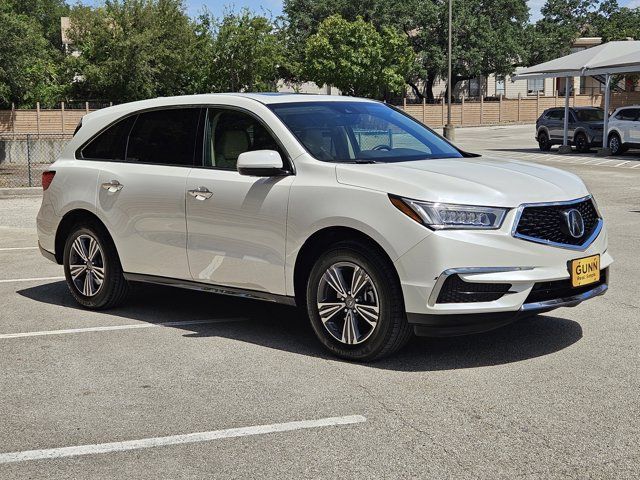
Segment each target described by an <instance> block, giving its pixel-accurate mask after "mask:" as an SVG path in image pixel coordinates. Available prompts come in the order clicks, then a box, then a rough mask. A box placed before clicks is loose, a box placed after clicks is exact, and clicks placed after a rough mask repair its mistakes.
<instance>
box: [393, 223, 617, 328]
mask: <svg viewBox="0 0 640 480" xmlns="http://www.w3.org/2000/svg"><path fill="white" fill-rule="evenodd" d="M514 215H515V212H514V211H512V212H510V213H509V215H508V217H507V218H506V219H505V221H504V224H503V227H502V228H501V229H500V230H486V231H480V230H442V231H437V232H433V233H432V234H430V235H429V236H428V237H427V238H425V239H424V240H423V241H422V242H420V243H419V244H418V245H416V246H415V247H414V248H413V249H411V250H410V251H409V252H407V253H406V254H404V255H403V256H401V257H400V258H399V259H398V260H396V262H395V266H396V269H397V271H398V274H399V276H400V281H401V285H402V291H403V295H404V300H405V309H406V311H407V316H408V319H409V322H410V323H411V324H413V325H414V326H415V330H416V333H418V334H428V335H456V334H464V333H474V332H480V331H486V330H490V329H492V328H497V327H499V326H501V325H505V324H507V323H510V322H512V321H514V320H516V319H518V318H520V317H522V316H525V315H527V314H532V313H539V312H545V311H549V310H553V309H555V308H558V307H563V306H575V305H577V304H579V303H580V302H582V301H584V300H587V299H589V298H592V297H595V296H597V295H602V294H603V293H605V291H606V290H607V288H608V267H609V266H610V265H611V264H612V263H613V258H612V257H611V255H610V254H609V253H608V252H607V232H606V228H605V227H604V226H603V228H602V230H601V231H600V233H599V235H598V236H597V237H596V238H595V239H594V240H593V242H592V243H591V244H590V245H588V246H587V247H586V248H584V249H580V250H574V249H567V248H562V247H556V246H548V245H543V244H538V243H533V242H529V241H526V240H523V239H519V238H514V237H513V236H512V235H511V232H510V228H509V227H510V225H512V224H513V220H514ZM596 254H599V255H600V268H601V270H602V271H603V273H604V275H605V277H604V279H603V282H602V283H601V284H596V285H594V287H593V288H592V289H590V290H585V289H580V290H576V293H575V294H574V293H569V294H567V292H566V291H564V292H563V295H561V296H560V297H558V298H545V299H544V302H538V301H536V302H529V303H527V297H529V295H530V294H531V292H532V290H533V289H534V286H535V285H536V284H540V283H542V282H558V281H563V280H567V279H569V277H570V275H569V269H568V265H569V262H570V261H571V260H574V259H578V258H582V257H587V256H590V255H596ZM452 273H455V274H456V275H458V277H459V278H460V279H461V280H462V281H464V282H472V283H476V284H477V283H486V284H509V285H510V287H509V289H508V293H507V294H504V295H502V296H500V298H497V299H495V300H492V301H473V302H465V303H440V302H438V293H439V289H440V288H441V287H442V284H443V281H444V279H445V278H446V276H447V275H448V274H449V275H450V274H452ZM454 301H455V300H454Z"/></svg>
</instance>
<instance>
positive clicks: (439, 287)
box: [427, 267, 533, 307]
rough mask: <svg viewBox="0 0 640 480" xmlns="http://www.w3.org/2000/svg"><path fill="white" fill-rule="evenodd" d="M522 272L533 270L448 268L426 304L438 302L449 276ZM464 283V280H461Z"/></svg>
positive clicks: (515, 268)
mask: <svg viewBox="0 0 640 480" xmlns="http://www.w3.org/2000/svg"><path fill="white" fill-rule="evenodd" d="M523 270H533V267H461V268H450V269H448V270H445V271H444V272H442V273H441V274H440V275H439V276H438V279H437V280H436V283H435V285H434V286H433V290H431V295H429V300H428V301H427V304H428V305H429V306H430V307H433V306H434V305H435V304H436V301H437V300H438V295H439V294H440V290H442V285H443V284H444V281H445V280H446V279H447V278H448V277H450V276H451V275H457V274H462V275H465V274H468V273H501V272H520V271H523ZM463 281H464V280H463ZM495 283H509V282H495Z"/></svg>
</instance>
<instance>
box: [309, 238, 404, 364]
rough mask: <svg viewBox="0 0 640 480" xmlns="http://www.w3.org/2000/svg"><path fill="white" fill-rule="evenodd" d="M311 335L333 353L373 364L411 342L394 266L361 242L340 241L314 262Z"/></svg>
mask: <svg viewBox="0 0 640 480" xmlns="http://www.w3.org/2000/svg"><path fill="white" fill-rule="evenodd" d="M306 298H307V312H308V314H309V318H310V320H311V325H312V327H313V330H314V332H315V334H316V336H317V337H318V339H319V340H320V342H322V344H323V345H324V346H325V347H326V348H327V349H328V350H329V351H331V352H332V353H333V354H335V355H337V356H339V357H342V358H345V359H347V360H356V361H370V360H376V359H379V358H382V357H384V356H386V355H389V354H391V353H393V352H395V351H397V350H399V349H400V348H401V347H402V346H404V345H405V344H406V343H407V341H408V340H409V339H410V338H411V335H412V331H411V327H410V326H409V324H408V322H407V318H406V314H405V311H404V300H403V297H402V290H401V288H400V283H399V281H398V279H397V277H396V274H395V271H394V270H393V265H391V264H390V262H389V261H388V259H386V258H385V257H384V256H383V255H382V254H380V253H378V252H377V251H375V250H374V249H372V248H370V247H368V246H366V245H365V244H363V243H360V242H340V243H338V244H336V245H334V246H333V247H332V248H330V249H329V250H328V251H326V252H325V253H324V254H323V255H321V256H320V258H319V259H318V260H317V261H316V263H315V265H314V267H313V269H312V270H311V274H310V276H309V280H308V282H307V295H306Z"/></svg>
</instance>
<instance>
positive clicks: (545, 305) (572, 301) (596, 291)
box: [520, 283, 609, 312]
mask: <svg viewBox="0 0 640 480" xmlns="http://www.w3.org/2000/svg"><path fill="white" fill-rule="evenodd" d="M608 288H609V285H608V284H606V283H603V284H601V285H598V286H597V287H596V288H593V289H591V290H588V291H586V292H583V293H580V294H578V295H574V296H572V297H564V298H554V299H552V300H545V301H544V302H534V303H525V304H523V305H522V307H520V311H521V312H530V311H533V310H546V309H551V308H558V307H575V306H576V305H578V304H579V303H581V302H584V301H585V300H589V299H590V298H593V297H597V296H598V295H604V293H605V292H606V291H607V290H608Z"/></svg>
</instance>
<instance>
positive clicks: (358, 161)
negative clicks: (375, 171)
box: [349, 158, 380, 164]
mask: <svg viewBox="0 0 640 480" xmlns="http://www.w3.org/2000/svg"><path fill="white" fill-rule="evenodd" d="M349 163H357V164H365V163H380V162H376V161H375V160H370V159H368V158H366V159H365V158H358V159H356V160H354V161H353V162H349Z"/></svg>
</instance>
